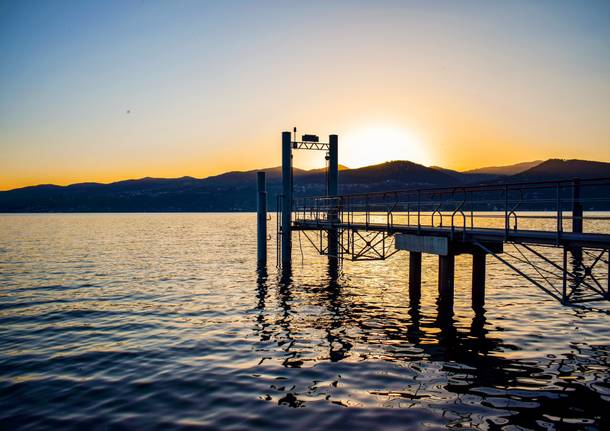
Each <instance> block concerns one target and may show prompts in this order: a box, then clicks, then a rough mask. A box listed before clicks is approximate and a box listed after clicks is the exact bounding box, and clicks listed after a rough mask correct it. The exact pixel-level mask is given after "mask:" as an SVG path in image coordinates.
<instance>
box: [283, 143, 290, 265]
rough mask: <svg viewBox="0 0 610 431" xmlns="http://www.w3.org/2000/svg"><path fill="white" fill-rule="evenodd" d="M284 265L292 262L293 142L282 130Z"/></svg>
mask: <svg viewBox="0 0 610 431" xmlns="http://www.w3.org/2000/svg"><path fill="white" fill-rule="evenodd" d="M282 195H283V196H282V267H283V268H286V269H287V268H290V266H291V264H292V225H291V223H292V142H291V138H290V132H282Z"/></svg>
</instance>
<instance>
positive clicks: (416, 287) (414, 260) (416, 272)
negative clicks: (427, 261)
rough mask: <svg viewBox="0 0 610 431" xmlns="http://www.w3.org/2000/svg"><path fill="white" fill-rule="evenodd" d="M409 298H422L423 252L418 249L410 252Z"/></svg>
mask: <svg viewBox="0 0 610 431" xmlns="http://www.w3.org/2000/svg"><path fill="white" fill-rule="evenodd" d="M409 298H410V299H411V300H417V301H419V299H420V298H421V253H419V252H416V251H411V252H409Z"/></svg>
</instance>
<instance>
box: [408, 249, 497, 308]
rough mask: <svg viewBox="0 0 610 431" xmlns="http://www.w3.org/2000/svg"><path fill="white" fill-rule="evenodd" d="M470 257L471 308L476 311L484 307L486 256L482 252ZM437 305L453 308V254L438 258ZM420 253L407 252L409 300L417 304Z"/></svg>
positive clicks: (419, 290) (475, 252)
mask: <svg viewBox="0 0 610 431" xmlns="http://www.w3.org/2000/svg"><path fill="white" fill-rule="evenodd" d="M471 255H472V308H473V309H474V310H475V311H477V310H481V309H482V308H483V307H484V306H485V272H486V256H487V253H485V252H484V251H482V250H481V251H474V252H472V253H471ZM438 259H439V260H438V303H439V305H441V306H443V307H444V308H447V307H448V308H451V307H453V296H454V293H455V292H454V291H455V281H454V280H455V254H451V253H450V254H447V255H445V256H443V255H440V256H439V257H438ZM421 270H422V253H420V252H415V251H411V252H409V298H410V299H411V300H412V301H417V302H419V300H420V298H421Z"/></svg>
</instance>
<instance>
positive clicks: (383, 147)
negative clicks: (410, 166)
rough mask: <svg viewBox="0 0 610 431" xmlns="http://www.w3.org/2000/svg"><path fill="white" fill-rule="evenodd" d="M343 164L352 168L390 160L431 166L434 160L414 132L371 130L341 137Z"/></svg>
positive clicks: (386, 128) (383, 127)
mask: <svg viewBox="0 0 610 431" xmlns="http://www.w3.org/2000/svg"><path fill="white" fill-rule="evenodd" d="M339 160H340V162H341V164H344V165H346V166H348V167H350V168H358V167H361V166H367V165H374V164H378V163H383V162H387V161H390V160H409V161H411V162H415V163H419V164H422V165H426V166H428V165H429V164H430V163H431V161H430V156H429V153H428V150H427V149H426V145H425V144H424V142H423V140H422V139H421V138H420V137H419V135H418V134H417V133H415V132H414V131H412V130H410V129H407V128H402V127H395V126H387V125H375V126H367V127H362V128H359V129H354V130H353V131H351V132H349V133H347V134H345V135H344V136H339Z"/></svg>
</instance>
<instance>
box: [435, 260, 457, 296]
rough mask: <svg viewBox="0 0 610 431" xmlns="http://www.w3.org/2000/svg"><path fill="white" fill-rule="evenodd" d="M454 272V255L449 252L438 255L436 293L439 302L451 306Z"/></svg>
mask: <svg viewBox="0 0 610 431" xmlns="http://www.w3.org/2000/svg"><path fill="white" fill-rule="evenodd" d="M454 272H455V255H453V254H451V253H449V254H447V255H445V256H442V255H441V256H439V257H438V295H439V304H440V305H442V306H445V307H448V308H450V307H452V306H453V286H454V284H453V283H454V281H453V277H454Z"/></svg>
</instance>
